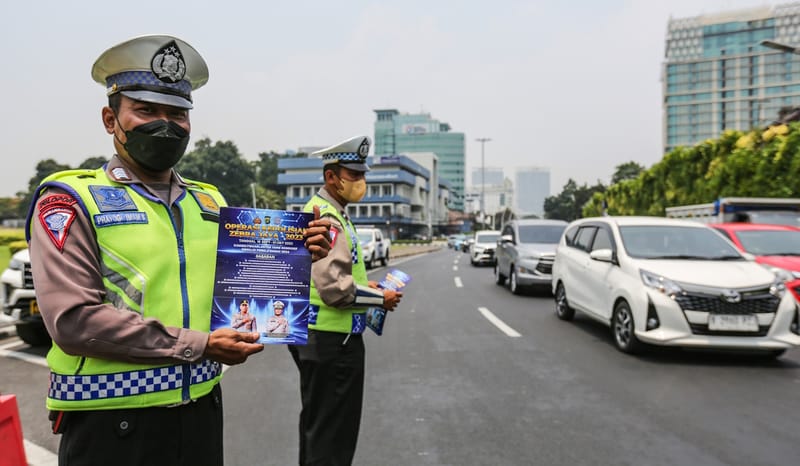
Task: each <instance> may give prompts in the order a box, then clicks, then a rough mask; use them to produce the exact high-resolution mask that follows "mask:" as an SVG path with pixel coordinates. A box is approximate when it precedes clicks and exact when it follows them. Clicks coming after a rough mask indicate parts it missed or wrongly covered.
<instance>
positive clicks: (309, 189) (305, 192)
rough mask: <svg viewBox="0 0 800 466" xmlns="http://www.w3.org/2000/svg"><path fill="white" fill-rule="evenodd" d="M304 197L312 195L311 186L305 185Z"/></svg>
mask: <svg viewBox="0 0 800 466" xmlns="http://www.w3.org/2000/svg"><path fill="white" fill-rule="evenodd" d="M303 197H311V187H310V186H304V187H303Z"/></svg>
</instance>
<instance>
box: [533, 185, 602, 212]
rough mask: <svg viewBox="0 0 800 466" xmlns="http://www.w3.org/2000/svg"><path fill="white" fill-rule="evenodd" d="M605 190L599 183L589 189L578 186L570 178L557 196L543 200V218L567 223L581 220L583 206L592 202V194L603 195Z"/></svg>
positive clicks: (585, 186)
mask: <svg viewBox="0 0 800 466" xmlns="http://www.w3.org/2000/svg"><path fill="white" fill-rule="evenodd" d="M605 190H606V187H605V186H604V185H603V184H602V183H600V182H599V181H598V182H597V184H596V185H594V186H591V187H590V186H589V185H587V184H586V183H584V184H583V186H578V183H576V182H575V180H573V179H572V178H570V179H569V180H567V182H566V184H564V188H563V189H562V190H561V192H560V193H559V194H557V195H556V196H550V197H547V198H545V200H544V216H545V218H554V219H561V220H566V221H568V222H571V221H573V220H575V219H578V218H581V217H583V208H584V206H585V205H587V204H588V203H589V201H591V200H592V196H593V195H594V193H603V192H605Z"/></svg>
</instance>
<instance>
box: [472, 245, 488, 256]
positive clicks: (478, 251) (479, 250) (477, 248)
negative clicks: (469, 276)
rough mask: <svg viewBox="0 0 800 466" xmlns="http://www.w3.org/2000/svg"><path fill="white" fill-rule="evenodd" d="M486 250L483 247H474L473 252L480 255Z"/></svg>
mask: <svg viewBox="0 0 800 466" xmlns="http://www.w3.org/2000/svg"><path fill="white" fill-rule="evenodd" d="M484 249H486V248H484V247H483V246H472V250H473V251H475V252H477V253H478V254H480V253H482V252H483V250H484Z"/></svg>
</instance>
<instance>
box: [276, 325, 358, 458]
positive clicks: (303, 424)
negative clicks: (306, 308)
mask: <svg viewBox="0 0 800 466" xmlns="http://www.w3.org/2000/svg"><path fill="white" fill-rule="evenodd" d="M345 341H346V342H345ZM289 351H290V352H291V353H292V358H293V359H294V362H295V364H296V365H297V368H298V369H299V371H300V396H301V399H302V403H303V409H302V411H301V412H300V465H302V466H307V465H317V466H321V465H326V466H347V465H350V464H352V462H353V455H354V454H355V451H356V441H357V440H358V428H359V425H360V423H361V404H362V401H363V396H364V340H363V338H362V336H361V335H350V336H349V337H348V336H347V335H346V334H343V333H333V332H318V331H315V330H309V332H308V344H307V345H302V346H301V345H298V346H292V345H290V346H289Z"/></svg>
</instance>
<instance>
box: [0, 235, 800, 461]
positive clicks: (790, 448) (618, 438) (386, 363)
mask: <svg viewBox="0 0 800 466" xmlns="http://www.w3.org/2000/svg"><path fill="white" fill-rule="evenodd" d="M390 267H397V268H399V269H401V270H403V271H405V272H407V273H409V274H410V275H411V276H412V277H413V281H412V282H411V284H410V285H408V288H407V292H406V294H405V297H404V299H403V302H402V303H401V305H400V308H399V309H398V310H397V311H395V312H394V313H390V314H389V316H388V318H387V321H386V328H385V331H384V334H383V335H382V336H377V335H374V334H372V333H368V334H366V337H365V338H366V345H367V382H366V385H367V387H366V389H367V393H366V395H365V409H364V414H363V418H362V428H361V434H360V439H359V446H358V451H357V453H356V458H355V464H356V465H367V466H368V465H397V466H403V465H534V464H535V465H597V464H609V465H611V464H613V465H624V464H631V465H633V464H636V465H787V464H796V463H797V455H798V453H800V426H799V425H800V415H798V414H797V413H798V410H799V409H800V396H798V390H800V350H797V349H795V350H792V351H789V352H788V353H787V354H786V355H784V356H783V357H781V358H780V359H778V360H776V361H773V360H767V359H763V358H758V357H751V356H746V355H741V354H729V353H708V352H696V351H693V352H689V351H680V350H667V349H661V348H656V349H651V350H650V351H648V352H647V353H645V354H644V355H641V356H636V357H632V356H629V355H625V354H622V353H620V352H618V351H617V350H616V349H615V348H614V346H613V344H612V341H611V338H610V331H609V330H608V329H607V328H605V327H603V326H602V325H600V324H598V323H596V322H594V321H591V320H589V319H587V318H585V317H582V316H580V315H579V316H578V317H576V319H575V321H574V322H562V321H560V320H558V319H557V318H556V317H555V316H554V313H553V299H552V297H551V296H549V295H536V294H532V295H527V296H514V295H512V294H511V293H509V291H508V290H507V289H505V288H503V287H500V286H497V285H495V284H494V282H493V279H492V272H491V268H489V267H485V268H475V267H471V266H470V265H469V258H468V256H467V255H466V254H464V253H460V252H455V251H452V250H447V249H443V250H440V251H437V252H432V253H429V254H425V255H421V256H415V257H409V258H400V259H397V260H395V261H393V263H392V264H390ZM384 272H385V269H382V268H378V269H375V270H373V271H371V273H370V276H371V278H374V279H377V278H379V277H380V276H381V275H382V274H383V273H384ZM487 316H488V317H487ZM492 317H494V322H495V323H493V322H492V320H490V318H492ZM498 325H499V326H498ZM13 341H14V338H13V337H7V338H5V339H2V338H1V337H0V348H2V347H3V346H7V345H10V344H12V343H13ZM12 351H14V355H18V354H30V353H33V354H34V355H36V354H37V353H41V351H40V350H30V349H26V348H25V345H21V346H19V342H17V346H15V347H13V348H12ZM0 355H3V356H5V357H0V392H3V393H15V394H17V396H18V398H19V401H20V411H21V417H22V423H23V430H24V432H25V436H26V438H27V439H28V440H29V442H30V443H32V444H34V445H38V446H41V447H43V448H44V449H46V450H50V451H55V449H56V448H57V437H55V436H53V435H52V434H49V433H48V432H47V430H46V429H47V425H46V422H45V411H44V408H43V405H44V394H45V389H46V383H47V382H46V381H47V370H46V368H44V367H42V366H40V365H36V364H35V363H34V362H35V360H32V361H22V360H19V359H14V358H12V357H9V355H8V350H5V353H0ZM35 357H36V356H34V359H35ZM223 395H224V400H225V401H224V402H225V413H226V414H225V423H226V425H225V435H226V439H225V440H226V447H225V448H226V451H225V456H226V464H227V465H234V466H235V465H253V464H260V465H290V464H297V416H298V413H299V410H300V400H299V387H298V378H297V374H296V369H295V368H294V364H293V362H292V360H291V357H290V356H289V353H288V351H287V350H286V348H285V347H282V346H281V347H277V346H276V347H270V348H267V350H265V351H264V352H263V353H260V354H259V355H256V356H255V357H253V358H251V360H250V361H248V362H247V363H245V364H243V365H239V366H234V367H231V368H229V369H228V370H227V371H226V375H225V379H224V381H223Z"/></svg>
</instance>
